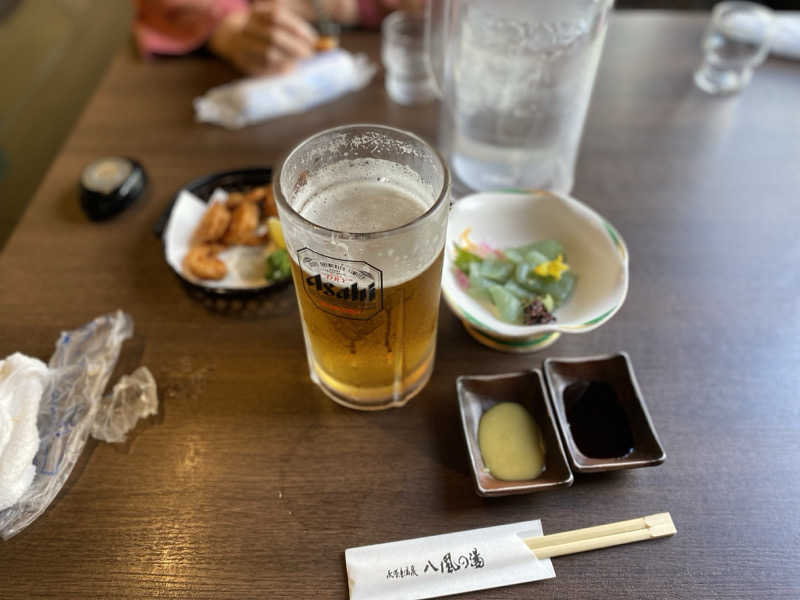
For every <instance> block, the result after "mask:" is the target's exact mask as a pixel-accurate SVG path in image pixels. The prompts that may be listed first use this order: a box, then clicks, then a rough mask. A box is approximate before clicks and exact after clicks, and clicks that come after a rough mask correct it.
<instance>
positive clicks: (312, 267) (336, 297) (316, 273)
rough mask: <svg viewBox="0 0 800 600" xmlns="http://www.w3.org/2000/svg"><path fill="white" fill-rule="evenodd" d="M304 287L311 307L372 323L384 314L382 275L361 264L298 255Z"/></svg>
mask: <svg viewBox="0 0 800 600" xmlns="http://www.w3.org/2000/svg"><path fill="white" fill-rule="evenodd" d="M297 263H298V265H299V266H300V270H301V272H302V275H303V283H304V285H303V287H304V288H305V290H306V293H307V294H308V297H309V298H310V299H311V302H313V303H314V306H316V307H317V308H319V309H320V310H322V311H325V312H326V313H329V314H332V315H336V316H337V317H344V318H347V319H359V320H366V319H371V318H372V317H374V316H375V315H376V314H378V313H379V312H380V311H381V310H383V272H382V271H381V270H380V269H378V268H376V267H373V266H372V265H371V264H369V263H368V262H364V261H363V260H345V259H342V258H333V257H331V256H326V255H324V254H320V253H319V252H315V251H314V250H312V249H311V248H303V249H301V250H298V251H297Z"/></svg>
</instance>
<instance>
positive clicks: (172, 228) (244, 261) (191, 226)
mask: <svg viewBox="0 0 800 600" xmlns="http://www.w3.org/2000/svg"><path fill="white" fill-rule="evenodd" d="M227 197H228V194H227V192H225V190H222V189H217V190H214V193H213V194H211V198H210V199H209V203H212V202H224V201H225V199H226V198H227ZM207 209H208V204H206V203H205V202H203V201H202V200H200V198H198V197H197V196H195V195H194V194H192V193H191V192H189V191H187V190H181V191H180V193H179V194H178V198H177V200H175V204H174V205H173V207H172V212H170V215H169V221H168V222H167V226H166V228H165V229H164V253H165V255H166V258H167V264H169V266H171V267H172V268H173V269H175V271H176V272H178V273H180V274H181V276H182V277H183V278H184V279H186V280H187V281H190V282H191V283H194V284H197V285H202V286H204V287H208V288H227V289H250V288H254V287H261V286H265V285H270V282H269V281H268V280H267V256H269V254H270V253H271V252H273V251H275V249H276V246H275V244H274V243H273V242H270V243H269V244H267V245H266V246H231V247H230V248H228V249H226V250H223V251H222V252H220V253H219V255H218V257H219V258H220V260H222V262H224V263H225V265H226V266H227V267H228V273H227V274H226V275H225V277H223V278H222V279H219V280H211V279H199V278H198V277H195V276H194V275H192V274H191V273H190V272H189V271H187V270H186V269H184V268H183V259H184V257H185V256H186V253H187V252H189V249H190V248H191V247H192V236H193V235H194V230H195V229H196V228H197V225H198V224H199V223H200V220H201V219H202V218H203V215H204V214H205V212H206V210H207ZM256 233H262V231H257V232H256Z"/></svg>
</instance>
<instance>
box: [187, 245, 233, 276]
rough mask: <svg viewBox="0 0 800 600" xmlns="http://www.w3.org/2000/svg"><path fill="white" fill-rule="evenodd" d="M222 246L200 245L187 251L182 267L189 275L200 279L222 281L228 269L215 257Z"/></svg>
mask: <svg viewBox="0 0 800 600" xmlns="http://www.w3.org/2000/svg"><path fill="white" fill-rule="evenodd" d="M223 247H224V246H221V245H220V244H200V245H199V246H194V247H193V248H190V249H189V252H187V253H186V256H185V257H184V259H183V266H184V267H185V268H186V270H187V271H189V273H191V274H192V275H194V276H195V277H198V278H200V279H215V280H216V279H222V278H223V277H225V275H227V273H228V267H226V266H225V263H224V262H222V260H221V259H219V258H218V257H217V252H219V250H220V249H221V248H223Z"/></svg>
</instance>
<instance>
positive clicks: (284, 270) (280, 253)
mask: <svg viewBox="0 0 800 600" xmlns="http://www.w3.org/2000/svg"><path fill="white" fill-rule="evenodd" d="M291 273H292V270H291V266H290V262H289V253H288V252H287V251H286V249H285V248H281V249H279V250H275V252H272V253H271V254H270V255H269V256H267V281H269V282H271V283H275V282H276V281H281V280H283V279H286V278H287V277H289V275H291Z"/></svg>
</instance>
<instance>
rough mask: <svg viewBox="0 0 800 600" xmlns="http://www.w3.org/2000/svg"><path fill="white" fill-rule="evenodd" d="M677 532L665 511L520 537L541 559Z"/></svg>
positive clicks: (640, 540)
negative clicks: (603, 523)
mask: <svg viewBox="0 0 800 600" xmlns="http://www.w3.org/2000/svg"><path fill="white" fill-rule="evenodd" d="M676 532H677V530H676V529H675V525H674V524H673V523H672V517H671V516H670V514H669V513H668V512H665V513H657V514H654V515H648V516H646V517H639V518H638V519H630V520H628V521H617V522H616V523H608V524H606V525H598V526H596V527H586V528H584V529H573V530H572V531H563V532H561V533H553V534H550V535H543V536H540V537H534V538H528V539H525V540H523V541H524V542H525V544H526V545H527V546H528V548H530V549H531V551H532V552H533V553H534V555H536V558H538V559H539V560H543V559H545V558H551V557H553V556H563V555H564V554H577V553H578V552H587V551H588V550H597V549H598V548H608V547H610V546H619V545H620V544H630V543H632V542H643V541H645V540H650V539H654V538H659V537H666V536H670V535H675V533H676Z"/></svg>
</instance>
